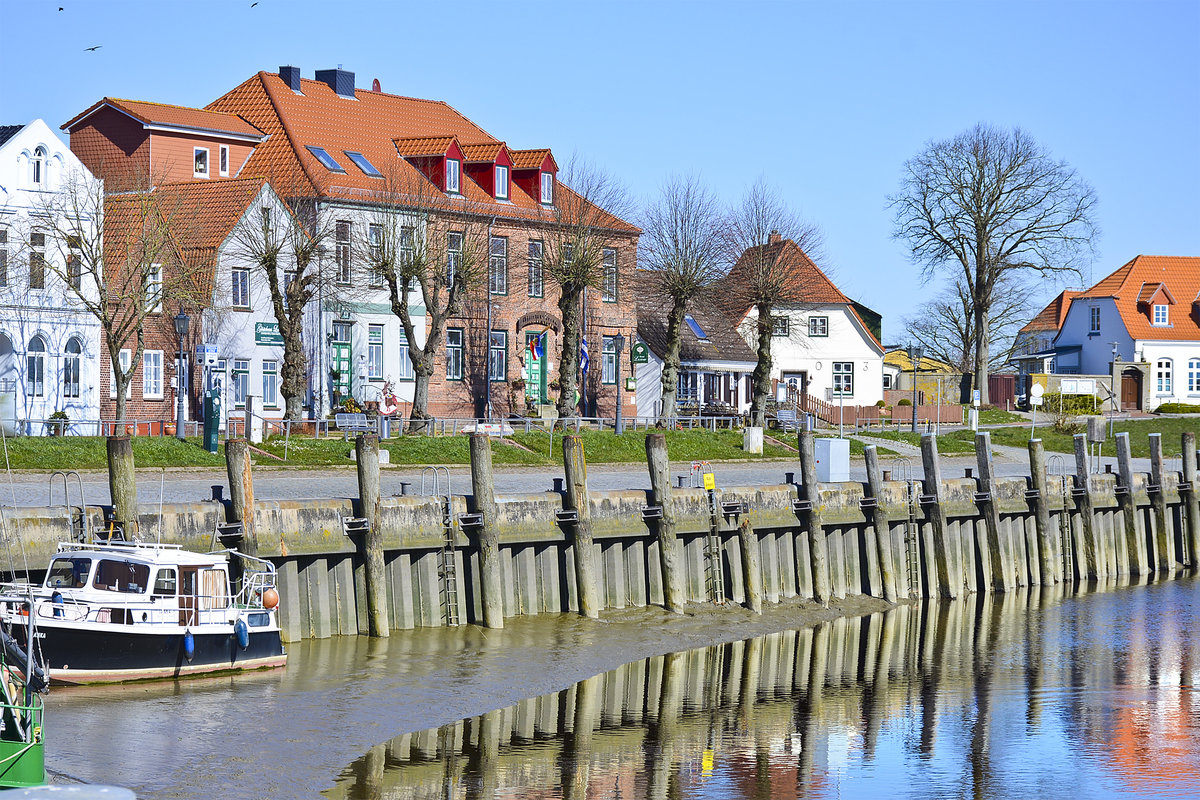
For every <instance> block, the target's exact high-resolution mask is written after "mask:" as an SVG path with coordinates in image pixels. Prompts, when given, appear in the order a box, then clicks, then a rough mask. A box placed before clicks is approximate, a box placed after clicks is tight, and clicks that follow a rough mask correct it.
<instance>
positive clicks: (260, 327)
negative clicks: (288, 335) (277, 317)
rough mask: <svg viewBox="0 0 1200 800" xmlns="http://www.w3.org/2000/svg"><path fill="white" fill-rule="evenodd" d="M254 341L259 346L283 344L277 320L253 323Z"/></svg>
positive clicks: (279, 345) (278, 345) (280, 345)
mask: <svg viewBox="0 0 1200 800" xmlns="http://www.w3.org/2000/svg"><path fill="white" fill-rule="evenodd" d="M254 343H255V344H256V345H259V346H261V347H270V346H277V347H282V346H283V336H282V335H281V334H280V333H279V323H278V322H256V323H254Z"/></svg>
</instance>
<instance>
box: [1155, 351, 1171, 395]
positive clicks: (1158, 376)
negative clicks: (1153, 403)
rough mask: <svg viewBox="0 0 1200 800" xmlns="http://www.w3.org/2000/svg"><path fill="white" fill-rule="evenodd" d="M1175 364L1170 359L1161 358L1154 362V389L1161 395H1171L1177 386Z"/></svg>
mask: <svg viewBox="0 0 1200 800" xmlns="http://www.w3.org/2000/svg"><path fill="white" fill-rule="evenodd" d="M1174 371H1175V363H1174V362H1173V361H1172V360H1171V359H1169V358H1160V359H1158V360H1157V361H1155V362H1154V389H1155V393H1156V394H1159V395H1169V394H1171V393H1172V390H1173V387H1174V385H1175V381H1174V380H1173V378H1174V374H1173V373H1174Z"/></svg>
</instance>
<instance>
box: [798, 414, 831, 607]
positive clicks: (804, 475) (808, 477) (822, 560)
mask: <svg viewBox="0 0 1200 800" xmlns="http://www.w3.org/2000/svg"><path fill="white" fill-rule="evenodd" d="M797 438H798V440H799V441H798V444H799V445H800V447H799V449H800V479H801V481H802V482H803V489H804V499H805V500H807V501H808V503H809V506H810V507H809V509H808V513H807V515H806V520H807V522H808V555H809V562H810V565H811V567H812V582H813V598H814V599H815V600H817V601H818V602H819V603H821V604H822V605H826V606H828V605H829V598H830V595H831V589H830V582H829V545H828V543H827V542H826V541H825V529H824V525H823V523H822V520H821V504H820V497H819V492H818V491H817V456H816V452H815V445H814V444H813V432H812V431H800V432H799V434H798V437H797Z"/></svg>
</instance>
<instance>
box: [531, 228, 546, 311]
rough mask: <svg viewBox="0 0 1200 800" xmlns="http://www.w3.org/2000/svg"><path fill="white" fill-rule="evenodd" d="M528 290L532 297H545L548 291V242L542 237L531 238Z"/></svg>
mask: <svg viewBox="0 0 1200 800" xmlns="http://www.w3.org/2000/svg"><path fill="white" fill-rule="evenodd" d="M535 251H536V254H535ZM528 291H529V296H530V297H544V296H545V293H546V243H545V242H543V241H542V240H541V239H530V240H529V289H528Z"/></svg>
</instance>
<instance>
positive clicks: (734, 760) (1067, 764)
mask: <svg viewBox="0 0 1200 800" xmlns="http://www.w3.org/2000/svg"><path fill="white" fill-rule="evenodd" d="M1198 589H1200V581H1197V579H1196V578H1191V577H1189V578H1185V579H1182V580H1176V581H1167V582H1163V583H1155V584H1149V585H1141V586H1129V585H1110V586H1108V587H1104V588H1101V589H1096V588H1095V587H1093V590H1092V591H1089V592H1084V593H1080V594H1075V593H1074V591H1073V590H1072V591H1064V590H1063V589H1062V588H1052V589H1042V590H1036V589H1035V590H1030V591H1022V592H1017V593H1012V594H1010V595H1007V596H999V597H996V598H970V599H968V600H965V601H959V602H952V603H951V602H942V603H933V604H925V605H921V606H903V607H900V608H898V609H894V610H889V611H886V612H880V613H871V614H865V612H869V611H872V610H874V609H875V608H877V607H878V606H875V605H873V604H871V603H870V602H859V603H853V604H849V605H848V606H847V607H845V608H843V609H840V610H841V611H844V612H847V613H851V614H865V615H864V616H851V617H836V616H835V615H836V613H837V612H838V611H839V609H833V610H830V611H826V610H823V609H819V608H814V607H813V606H812V605H811V604H791V605H788V606H786V607H783V608H774V609H772V610H771V611H770V612H769V613H768V614H765V615H764V616H763V617H762V618H756V617H753V616H751V615H749V614H748V613H746V612H744V611H742V610H740V609H730V610H726V611H712V610H710V609H708V608H699V609H696V610H695V611H694V612H693V613H691V614H688V615H685V616H682V617H675V616H671V615H667V614H665V613H663V612H661V611H660V610H657V609H638V610H632V611H626V612H616V613H614V614H607V615H605V617H604V620H603V621H602V622H600V623H596V622H588V621H586V620H581V619H579V618H577V617H574V616H568V615H561V616H543V617H535V618H524V619H516V620H509V621H506V625H507V627H506V628H505V629H504V630H503V631H484V630H481V629H478V628H473V627H465V628H461V629H457V630H418V631H406V632H398V633H397V634H395V635H393V637H391V638H390V639H387V640H375V641H369V640H366V639H364V638H360V637H343V638H334V639H329V640H324V641H308V642H304V643H301V644H298V645H294V646H292V648H291V649H290V652H291V656H290V659H289V664H288V666H287V668H286V669H285V670H282V671H276V672H274V673H265V674H257V675H249V676H239V677H233V678H222V679H207V680H198V681H187V682H182V683H178V684H144V685H134V686H128V687H123V688H120V689H111V688H108V689H76V690H55V691H54V692H53V693H52V694H51V695H50V697H49V701H48V704H47V705H48V710H47V721H46V729H47V741H48V744H47V750H46V756H47V764H48V766H49V767H50V768H51V769H52V770H56V771H58V772H60V773H63V774H65V775H69V776H72V777H75V778H79V779H84V780H88V781H93V782H103V783H114V784H119V785H123V786H127V787H130V788H132V789H134V790H135V791H137V792H138V796H139V797H141V798H260V797H261V798H312V797H321V796H326V797H333V798H347V799H349V798H426V797H427V798H580V800H582V799H583V798H642V797H650V798H668V797H670V798H737V797H753V798H767V797H770V798H776V797H778V798H790V797H806V798H808V797H814V798H826V797H828V798H833V797H913V798H923V797H938V798H941V797H977V798H1008V797H1041V796H1056V797H1107V796H1113V797H1153V798H1162V797H1190V796H1197V795H1200V721H1198V720H1197V711H1200V704H1197V702H1196V700H1195V699H1194V694H1193V691H1194V690H1193V687H1194V684H1195V680H1196V678H1197V677H1200V633H1196V630H1197V624H1198V623H1200V595H1198V593H1197V590H1198ZM780 631H781V632H780ZM747 637H756V638H747ZM597 673H599V674H597ZM592 676H594V677H592ZM576 681H579V682H578V683H576Z"/></svg>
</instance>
